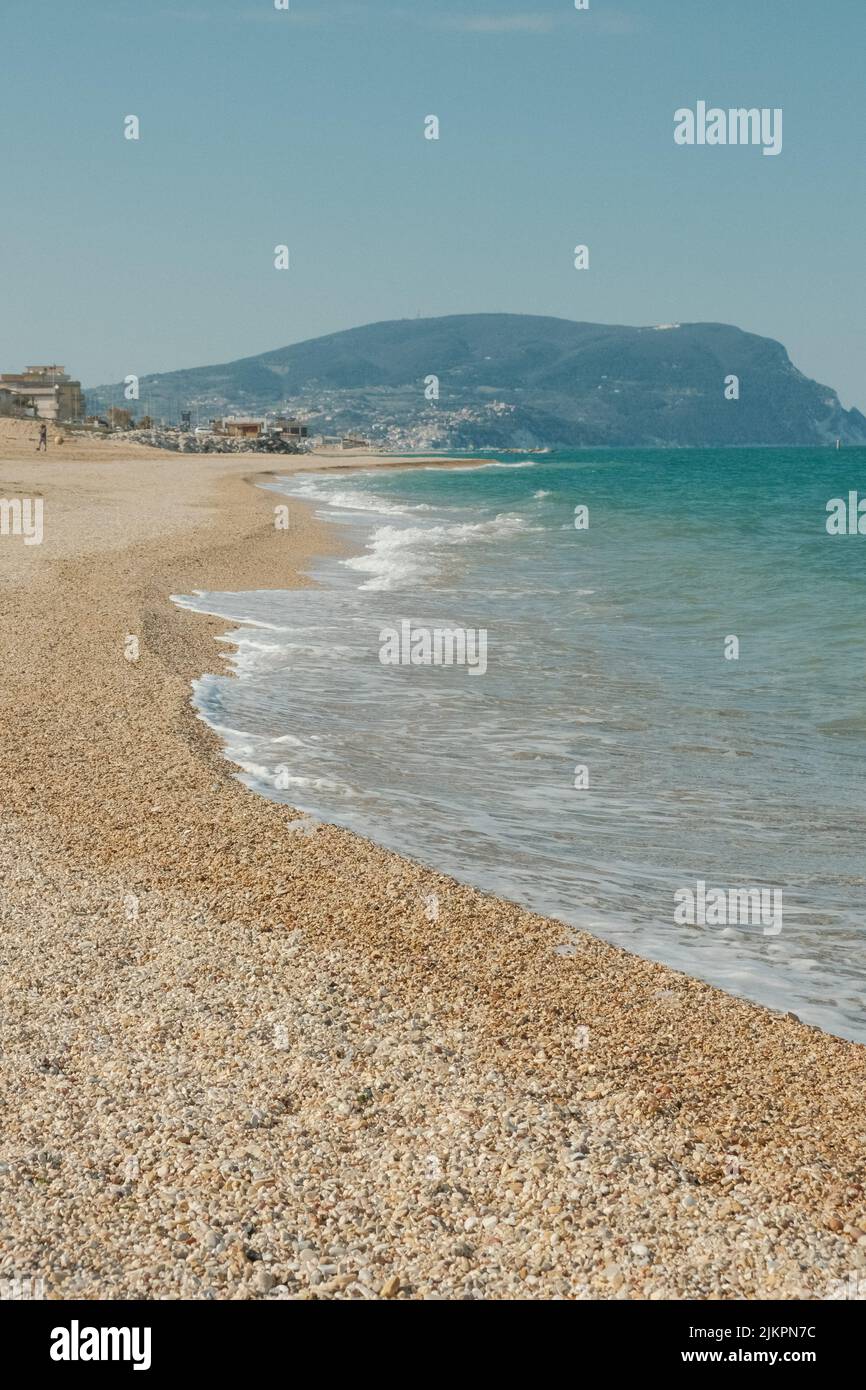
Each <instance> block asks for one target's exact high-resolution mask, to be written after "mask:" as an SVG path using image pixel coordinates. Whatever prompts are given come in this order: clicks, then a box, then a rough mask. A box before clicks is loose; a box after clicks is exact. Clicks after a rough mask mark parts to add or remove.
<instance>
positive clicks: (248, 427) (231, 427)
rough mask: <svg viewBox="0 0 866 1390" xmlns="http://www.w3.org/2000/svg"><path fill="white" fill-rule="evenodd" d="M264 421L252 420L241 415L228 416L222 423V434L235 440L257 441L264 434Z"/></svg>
mask: <svg viewBox="0 0 866 1390" xmlns="http://www.w3.org/2000/svg"><path fill="white" fill-rule="evenodd" d="M264 428H265V422H264V420H254V419H252V418H251V417H248V416H243V415H230V416H229V417H228V418H227V419H226V420H224V421H223V433H224V434H228V435H230V436H232V437H233V438H235V439H258V437H259V435H260V434H263V433H264Z"/></svg>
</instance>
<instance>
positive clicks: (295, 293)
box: [0, 0, 866, 410]
mask: <svg viewBox="0 0 866 1390" xmlns="http://www.w3.org/2000/svg"><path fill="white" fill-rule="evenodd" d="M864 53H866V0H590V10H589V11H588V12H578V11H576V10H575V9H574V3H573V0H534V3H532V2H531V0H429V3H428V2H427V0H411V3H409V0H407V2H406V3H404V4H403V5H400V4H393V3H389V0H333V3H332V2H331V0H291V9H290V10H289V12H288V13H286V12H283V11H277V10H275V9H274V5H273V0H179V2H178V3H176V4H167V3H163V0H74V2H73V0H41V3H35V0H3V7H2V21H0V123H2V130H3V137H4V138H3V147H4V150H3V175H2V184H0V187H2V217H0V248H2V264H3V268H4V269H3V289H2V314H0V370H7V371H10V370H17V369H19V368H20V367H21V366H23V365H25V364H26V363H30V362H31V361H33V362H38V361H50V360H57V361H61V362H64V363H65V364H66V365H67V367H68V368H69V369H71V370H73V371H74V373H75V374H76V375H78V376H80V377H81V379H82V380H83V381H84V383H85V385H95V384H97V383H100V382H103V381H111V380H117V379H119V378H121V377H123V376H125V375H126V374H127V373H128V372H136V373H138V374H144V373H146V372H153V371H167V370H171V369H173V368H177V367H182V366H199V365H203V364H205V363H210V362H220V361H225V360H229V359H231V358H235V357H242V356H247V355H250V354H253V353H257V352H262V351H265V350H267V349H269V348H275V347H281V346H283V345H285V344H287V343H292V342H297V341H299V340H301V339H304V338H308V337H313V336H316V335H318V334H321V333H330V332H334V331H336V330H338V329H342V328H349V327H352V326H354V325H357V324H362V323H367V322H371V321H375V320H378V319H388V318H403V317H412V316H414V315H415V314H416V313H419V312H420V313H421V314H424V315H427V314H448V313H465V312H475V311H510V312H526V313H542V314H557V315H560V316H562V317H564V318H573V319H584V320H591V321H598V322H603V323H637V324H642V323H656V322H669V321H673V322H685V321H694V320H714V321H724V322H731V323H737V324H739V325H740V326H741V327H743V328H746V329H749V330H752V331H754V332H757V333H763V334H767V335H769V336H772V337H775V338H778V339H780V340H781V341H782V342H784V343H785V345H786V346H787V347H788V349H789V351H790V353H791V356H792V358H793V360H794V362H795V363H796V365H797V366H799V367H800V368H801V369H802V370H803V371H805V372H806V373H807V374H808V375H810V376H815V377H817V378H818V379H819V380H820V381H823V382H825V383H827V384H829V385H831V386H833V387H835V388H837V389H838V390H839V392H840V394H841V396H842V399H843V402H844V404H846V405H852V404H855V405H858V406H859V407H860V408H862V409H864V410H866V314H864V307H866V302H864V301H866V277H864V273H863V265H862V262H863V256H864V227H866V216H864V213H866V206H864V203H866V199H864V181H866V161H864V154H863V141H864V130H866V120H864V116H866V96H864ZM699 99H704V100H706V101H708V102H709V103H710V104H711V105H712V104H716V105H719V106H723V107H728V106H758V107H782V108H783V111H784V148H783V151H782V154H781V155H780V156H779V157H778V158H766V157H763V156H762V154H761V152H760V150H759V149H751V148H745V149H744V148H722V149H711V148H704V149H698V148H680V147H677V146H676V145H675V144H674V141H673V126H674V122H673V113H674V110H675V109H676V108H677V107H680V106H692V107H694V105H695V103H696V102H697V101H698V100H699ZM128 114H135V115H137V116H138V117H139V118H140V121H141V139H140V141H139V142H138V143H136V142H134V141H128V140H125V139H124V138H123V119H124V117H125V116H126V115H128ZM428 114H436V115H437V116H438V117H439V119H440V122H441V138H440V140H439V141H438V142H434V141H427V140H425V139H424V138H423V121H424V117H425V116H426V115H428ZM578 242H586V243H588V244H589V246H590V250H591V268H590V270H589V271H588V272H577V271H575V270H574V268H573V264H572V248H573V247H574V245H575V244H576V243H578ZM277 243H287V244H288V245H289V247H290V250H291V258H292V265H291V269H290V270H289V271H288V272H285V273H281V272H278V271H276V270H274V268H273V248H274V246H275V245H276V244H277Z"/></svg>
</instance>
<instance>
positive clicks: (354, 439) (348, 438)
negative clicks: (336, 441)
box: [340, 434, 370, 449]
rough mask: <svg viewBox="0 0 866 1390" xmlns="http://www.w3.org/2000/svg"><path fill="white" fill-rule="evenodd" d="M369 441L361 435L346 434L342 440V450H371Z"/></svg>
mask: <svg viewBox="0 0 866 1390" xmlns="http://www.w3.org/2000/svg"><path fill="white" fill-rule="evenodd" d="M369 447H370V441H369V439H362V438H361V437H360V435H356V434H344V435H343V438H342V439H341V440H340V448H341V449H369Z"/></svg>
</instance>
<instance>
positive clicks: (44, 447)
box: [36, 424, 48, 454]
mask: <svg viewBox="0 0 866 1390" xmlns="http://www.w3.org/2000/svg"><path fill="white" fill-rule="evenodd" d="M36 452H37V454H47V453H48V426H47V425H45V424H42V425H40V426H39V443H38V444H37V446H36Z"/></svg>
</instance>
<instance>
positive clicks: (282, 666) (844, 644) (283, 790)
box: [178, 449, 866, 1041]
mask: <svg viewBox="0 0 866 1390" xmlns="http://www.w3.org/2000/svg"><path fill="white" fill-rule="evenodd" d="M486 457H487V458H489V457H490V455H487V456H486ZM858 487H860V488H862V489H863V493H864V495H866V450H863V449H844V450H840V451H838V452H836V451H833V450H829V449H827V450H812V449H785V450H768V449H738V450H675V451H674V450H590V451H581V452H574V453H559V454H546V455H530V456H520V455H511V454H509V455H502V456H501V458H500V461H499V462H496V463H492V464H491V463H481V462H480V461H479V460H477V459H473V458H467V459H466V460H465V461H463V462H462V463H461V466H460V467H459V468H457V469H442V468H437V467H432V466H425V465H423V464H421V465H415V466H414V467H413V468H412V469H411V470H402V469H401V470H393V471H386V472H383V471H376V472H370V473H343V474H339V475H334V474H330V475H329V474H313V473H310V474H308V475H297V476H295V477H293V478H291V479H288V480H284V481H283V482H280V483H277V484H275V485H274V489H275V497H274V502H275V504H279V503H286V504H287V505H288V507H289V516H290V520H291V516H292V508H293V505H294V501H293V499H294V498H295V497H300V498H304V499H306V500H307V501H313V502H314V503H315V505H316V507H317V509H318V510H319V511H320V513H321V514H322V515H323V516H325V517H327V518H328V519H330V520H334V521H336V522H338V523H340V524H342V525H343V526H344V527H345V528H346V540H347V541H348V543H349V545H350V548H351V552H352V554H351V558H349V559H348V560H327V561H323V562H321V563H319V564H317V565H316V566H315V568H314V569H313V571H312V573H313V574H314V576H315V578H316V579H317V580H318V581H319V583H318V586H317V587H315V588H312V589H308V590H303V591H297V590H295V591H288V592H269V591H268V592H258V593H244V594H229V593H207V594H195V595H190V596H183V597H180V596H178V602H181V603H183V604H184V605H187V606H190V607H193V608H196V609H199V610H201V611H204V612H209V613H219V614H221V615H223V616H225V617H227V618H229V619H230V620H233V621H234V622H235V623H236V625H237V626H236V628H235V629H234V631H232V632H231V633H229V634H228V640H230V641H231V642H233V643H236V644H237V651H236V654H235V655H233V657H232V665H233V669H234V670H235V672H236V674H237V675H238V676H239V678H240V679H237V680H234V679H231V678H229V677H228V676H215V675H208V676H205V677H203V678H202V679H201V680H200V681H198V682H197V683H196V686H195V699H196V702H197V705H198V708H199V710H200V712H201V714H202V716H203V717H204V718H205V719H206V720H207V721H208V722H209V723H210V724H211V725H213V726H214V727H215V728H217V729H218V730H219V731H220V733H221V735H222V737H223V739H224V742H225V747H226V753H227V755H228V756H229V757H230V758H231V759H233V760H234V761H235V762H237V763H239V764H240V765H241V767H242V768H243V769H244V772H243V779H244V780H245V781H246V782H247V783H248V784H249V785H250V786H252V787H254V788H255V789H256V790H258V791H260V792H261V793H262V794H264V795H266V796H270V797H272V798H274V799H277V800H282V801H285V802H287V803H289V804H291V805H293V806H297V807H300V808H301V809H303V810H304V811H307V812H309V813H311V814H312V815H314V816H316V817H319V818H321V819H324V820H329V821H334V822H336V823H339V824H341V825H345V826H349V827H351V828H352V829H355V830H358V831H360V832H361V833H362V834H364V835H367V836H369V837H370V838H371V839H374V840H376V841H378V842H380V843H382V844H385V845H388V846H391V847H394V848H396V849H398V850H401V851H402V852H404V853H407V854H409V855H411V856H413V857H415V858H417V859H419V860H422V861H424V862H426V863H429V864H432V865H434V866H436V867H437V868H440V869H442V870H444V871H446V872H448V873H450V874H453V875H454V876H456V877H457V878H460V879H463V880H467V881H469V882H472V883H475V884H478V885H479V886H481V887H482V888H485V889H488V890H491V891H494V892H496V893H499V894H502V895H504V896H506V897H509V898H512V899H514V900H516V901H519V902H521V903H524V904H527V905H529V906H531V907H533V908H534V909H536V910H538V911H541V912H544V913H547V914H549V915H552V916H555V917H558V918H561V919H562V920H563V922H564V923H567V924H569V925H573V926H576V927H581V928H586V929H587V930H589V931H591V932H594V933H596V934H597V935H599V936H602V937H604V938H605V939H607V940H609V941H612V942H615V943H616V944H618V945H620V946H623V947H625V948H627V949H628V950H631V951H635V952H637V953H638V954H641V955H644V956H648V957H651V958H653V959H656V960H661V961H665V962H667V963H669V964H671V965H673V966H675V967H677V968H679V969H682V970H685V971H687V972H688V973H689V974H692V975H696V976H700V977H701V978H703V979H706V980H709V981H711V982H713V983H715V984H718V985H720V986H722V987H723V988H725V989H727V990H729V991H731V992H733V993H737V994H741V995H743V996H745V997H748V998H750V999H755V1000H758V1001H760V1002H763V1003H766V1004H769V1005H770V1006H772V1007H774V1008H779V1009H786V1010H793V1011H794V1012H795V1013H797V1014H798V1015H799V1016H800V1017H801V1018H803V1019H805V1020H806V1021H810V1022H813V1023H816V1024H819V1025H820V1026H822V1027H824V1028H826V1029H828V1030H830V1031H831V1032H836V1033H838V1034H840V1035H842V1036H844V1037H849V1038H857V1039H860V1040H861V1041H866V640H864V616H866V581H864V575H866V535H863V536H860V535H854V536H850V535H842V536H832V535H829V534H828V532H827V529H826V524H825V523H826V520H827V503H828V501H829V500H830V499H832V498H836V497H841V498H844V499H847V498H848V494H849V493H850V492H851V491H852V490H856V489H857V488H858ZM578 507H585V508H588V526H586V527H585V529H577V528H576V527H575V508H578ZM404 620H409V621H410V622H411V624H412V627H413V629H417V628H421V627H427V628H429V629H431V630H434V629H444V628H450V629H455V628H467V629H470V628H471V629H483V630H485V631H486V634H487V669H486V671H485V672H484V673H483V674H480V673H476V674H470V671H469V669H468V668H467V667H466V666H465V665H463V666H461V665H451V666H444V665H439V666H436V665H411V664H408V665H383V664H382V662H381V661H380V659H379V653H380V647H381V645H382V640H381V636H380V634H381V633H382V632H384V631H385V630H386V629H387V628H389V627H393V628H396V629H398V630H399V628H400V624H401V622H402V621H404ZM733 637H735V638H736V639H737V641H738V644H739V655H738V659H726V655H725V653H726V649H727V651H728V653H729V654H731V653H732V651H733V649H734V648H733V644H732V643H731V642H730V641H729V640H728V639H730V638H733ZM576 781H577V782H578V785H577V786H576V785H575V782H576ZM583 782H586V783H588V785H586V786H583V785H582V783H583ZM699 881H703V882H705V883H706V885H707V889H708V890H710V889H725V890H728V889H739V888H749V887H764V888H768V889H775V890H779V891H781V893H782V895H783V903H784V913H783V925H782V928H781V931H779V932H778V933H777V934H773V933H767V932H766V931H765V930H764V929H763V928H762V926H761V924H760V923H759V922H755V921H745V922H735V923H729V924H727V925H724V926H720V925H718V924H714V925H707V924H705V923H702V922H697V923H695V924H694V925H692V924H690V923H680V922H676V921H675V919H674V903H675V894H676V893H677V892H678V890H682V889H695V886H696V884H697V883H698V882H699ZM433 929H435V928H434V927H433V926H432V925H431V930H433ZM567 937H568V932H567V930H564V932H563V939H564V941H567Z"/></svg>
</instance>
